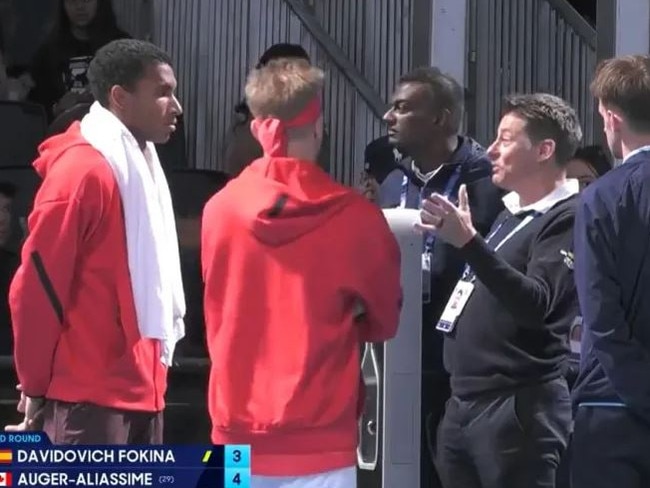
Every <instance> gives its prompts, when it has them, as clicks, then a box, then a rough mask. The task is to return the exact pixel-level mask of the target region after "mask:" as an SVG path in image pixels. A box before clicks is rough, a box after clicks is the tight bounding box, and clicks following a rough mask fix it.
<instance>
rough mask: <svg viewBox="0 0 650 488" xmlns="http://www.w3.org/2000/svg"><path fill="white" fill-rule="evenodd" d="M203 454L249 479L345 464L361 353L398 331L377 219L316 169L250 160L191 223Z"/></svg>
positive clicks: (387, 251) (350, 459)
mask: <svg viewBox="0 0 650 488" xmlns="http://www.w3.org/2000/svg"><path fill="white" fill-rule="evenodd" d="M202 266H203V277H204V280H205V316H206V327H207V340H208V348H209V351H210V359H211V361H212V369H211V374H210V385H209V397H208V403H209V408H210V416H211V419H212V425H213V427H212V441H213V442H214V443H215V444H233V443H234V444H251V445H252V452H253V455H252V463H253V464H252V472H253V474H260V475H278V476H301V475H307V474H313V473H320V472H324V471H329V470H334V469H338V468H342V467H348V466H354V465H355V464H356V455H355V453H356V446H357V429H358V428H357V419H358V402H359V385H360V381H361V378H360V358H359V355H360V344H361V343H362V342H377V341H384V340H386V339H389V338H391V337H393V336H394V335H395V333H396V331H397V325H398V322H399V314H400V306H401V289H400V253H399V247H398V244H397V241H396V240H395V238H394V236H393V234H392V233H391V231H390V228H389V226H388V224H387V222H386V220H385V218H384V216H383V215H382V213H381V211H380V209H378V208H377V207H376V206H374V205H372V204H371V203H369V202H368V201H366V200H365V199H364V198H363V197H362V196H361V195H359V194H357V193H356V192H355V191H354V190H352V189H350V188H347V187H344V186H342V185H339V184H338V183H335V182H334V181H332V180H331V179H330V178H329V176H328V175H327V174H326V173H325V172H323V171H322V170H321V169H320V168H318V166H316V164H314V163H310V162H305V161H299V160H295V159H289V158H263V159H259V160H257V161H255V162H253V163H252V164H251V165H250V166H249V167H248V168H246V169H245V170H244V171H243V172H242V174H241V175H240V176H239V177H238V178H236V179H235V180H233V181H231V182H230V183H229V184H228V185H227V186H226V187H225V188H224V189H223V190H221V191H220V192H219V193H217V194H216V195H215V196H214V197H213V198H212V199H211V200H210V201H209V202H208V204H207V205H206V207H205V210H204V214H203V224H202Z"/></svg>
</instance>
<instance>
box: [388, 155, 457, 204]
mask: <svg viewBox="0 0 650 488" xmlns="http://www.w3.org/2000/svg"><path fill="white" fill-rule="evenodd" d="M460 170H461V165H460V164H459V165H458V166H456V169H455V170H454V172H453V173H452V174H451V176H450V177H449V179H448V180H447V184H446V185H445V189H444V191H443V193H442V194H443V195H444V196H445V197H446V198H449V197H450V196H451V194H452V193H453V192H454V189H455V188H456V184H457V183H458V180H459V179H460ZM425 188H426V183H425V184H424V186H423V187H422V188H420V195H419V201H418V207H420V206H421V205H422V200H424V198H423V193H424V189H425ZM408 191H409V177H408V176H407V175H404V176H403V177H402V191H401V193H400V197H399V206H400V208H406V203H407V202H406V200H407V196H408Z"/></svg>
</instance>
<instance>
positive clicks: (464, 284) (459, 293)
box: [436, 212, 542, 334]
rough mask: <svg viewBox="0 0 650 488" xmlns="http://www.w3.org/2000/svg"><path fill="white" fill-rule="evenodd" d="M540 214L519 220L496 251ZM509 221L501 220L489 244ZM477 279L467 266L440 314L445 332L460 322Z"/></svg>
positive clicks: (437, 327) (439, 326)
mask: <svg viewBox="0 0 650 488" xmlns="http://www.w3.org/2000/svg"><path fill="white" fill-rule="evenodd" d="M539 215H542V214H540V213H537V212H535V213H534V214H529V215H527V216H526V217H524V219H523V220H522V221H521V222H519V224H518V225H517V226H516V227H515V228H514V229H512V230H511V231H510V232H509V233H508V235H506V236H505V237H504V238H503V239H501V241H499V243H498V244H497V245H496V246H495V247H494V249H493V250H494V252H496V251H498V250H499V249H500V248H501V247H502V246H503V245H504V244H505V243H506V242H508V241H509V240H510V239H511V238H512V237H513V236H514V235H515V234H516V233H517V232H519V231H520V230H521V229H523V228H524V227H526V226H527V225H528V224H529V223H531V222H532V221H533V219H535V217H538V216H539ZM507 221H508V218H506V219H504V220H503V222H501V223H500V224H499V225H498V226H497V228H496V229H495V230H494V232H492V233H491V234H490V235H489V236H488V237H487V239H485V241H486V242H487V243H488V244H489V243H490V240H491V239H492V238H494V236H495V235H496V234H497V232H499V231H500V230H501V228H502V227H503V226H504V224H505V223H506V222H507ZM475 281H476V275H475V274H474V273H472V271H471V269H470V267H469V265H468V266H465V271H464V272H463V277H462V278H461V279H460V281H458V283H456V286H455V287H454V291H452V292H451V298H450V299H449V301H448V302H447V305H446V306H445V309H444V311H443V312H442V315H441V316H440V320H439V321H438V324H437V325H436V329H437V330H439V331H441V332H444V333H447V334H448V333H450V332H451V331H453V330H454V327H455V326H456V322H458V317H460V314H461V313H462V312H463V309H464V308H465V305H467V302H468V301H469V298H470V297H471V296H472V292H473V291H474V282H475Z"/></svg>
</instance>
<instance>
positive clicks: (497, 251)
mask: <svg viewBox="0 0 650 488" xmlns="http://www.w3.org/2000/svg"><path fill="white" fill-rule="evenodd" d="M581 138H582V130H581V128H580V123H579V122H578V118H577V116H576V114H575V111H574V110H573V109H572V108H571V107H570V106H569V105H568V104H567V103H566V102H565V101H564V100H562V99H560V98H558V97H556V96H553V95H549V94H545V93H540V94H535V95H513V96H510V97H508V98H507V99H506V101H505V104H504V110H503V117H502V118H501V122H500V124H499V129H498V133H497V138H496V140H495V141H494V143H493V144H492V145H491V146H490V148H489V149H488V155H489V156H490V158H491V159H492V165H493V172H492V181H493V182H494V183H495V184H496V185H497V186H499V187H500V188H503V189H504V190H509V191H510V193H508V194H507V195H506V196H505V197H504V198H503V201H504V204H505V206H506V210H504V211H503V212H502V214H501V215H500V216H499V217H498V218H497V220H496V221H495V223H494V225H493V226H492V229H491V230H490V233H489V235H488V237H487V238H485V239H483V238H482V237H481V236H480V234H479V233H478V232H477V231H476V229H475V228H474V226H473V224H472V208H471V205H470V201H471V195H469V196H468V194H467V191H466V189H465V187H461V189H460V193H459V201H458V205H454V204H453V203H452V202H450V201H449V199H447V198H445V196H444V195H440V194H433V195H432V196H431V197H429V198H428V199H427V200H426V201H425V202H424V203H423V205H422V212H421V217H422V223H421V224H420V225H419V226H420V228H421V229H422V230H423V231H424V232H425V233H435V234H436V235H437V239H438V240H444V241H445V242H448V243H449V244H451V245H453V246H454V247H456V248H458V249H459V251H460V253H461V255H462V256H463V258H465V260H466V262H467V267H466V268H465V271H464V273H463V276H462V278H461V279H460V281H459V282H458V283H457V284H456V287H455V288H454V292H453V293H452V295H451V299H450V300H449V302H448V303H447V305H446V307H445V309H444V311H443V312H442V316H441V318H440V320H439V322H438V325H437V327H436V328H437V329H438V330H439V331H440V332H442V334H443V335H444V337H445V346H444V361H445V367H446V368H447V371H449V374H450V375H451V394H452V396H451V398H450V400H449V401H448V402H447V406H446V411H445V415H444V417H443V420H442V422H441V424H440V427H439V428H438V437H437V446H436V447H437V449H436V466H437V468H438V473H439V475H440V477H441V479H442V482H443V486H444V487H445V488H542V487H543V488H551V487H554V486H555V471H556V469H557V467H558V464H559V462H560V457H561V455H562V453H563V451H564V449H565V448H566V445H567V440H568V437H569V430H570V424H571V401H570V396H569V391H568V387H567V382H566V380H565V378H564V367H565V364H566V359H567V353H568V332H569V326H570V325H571V323H573V321H574V320H575V318H576V315H577V314H578V302H577V297H576V292H575V285H574V281H573V271H572V269H573V257H572V253H571V249H572V241H573V221H574V208H575V202H576V198H575V196H576V195H577V193H578V190H579V184H578V181H577V180H572V179H567V178H566V166H567V164H568V162H569V159H571V157H572V156H573V153H574V151H575V150H576V148H577V146H578V143H579V141H580V139H581Z"/></svg>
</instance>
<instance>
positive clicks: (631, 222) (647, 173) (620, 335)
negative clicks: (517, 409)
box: [574, 152, 650, 424]
mask: <svg viewBox="0 0 650 488" xmlns="http://www.w3.org/2000/svg"><path fill="white" fill-rule="evenodd" d="M574 248H575V278H576V287H577V290H578V298H579V301H580V309H581V312H582V316H583V328H582V344H581V358H580V374H579V376H578V379H577V383H576V388H575V393H574V400H575V401H576V402H577V403H578V404H580V403H592V402H593V403H599V404H603V403H605V404H607V403H612V404H616V403H619V404H624V405H625V406H627V407H628V408H629V409H630V411H631V412H632V413H633V414H636V415H637V416H638V417H639V418H641V419H642V420H644V421H645V422H646V423H648V424H650V152H640V153H636V154H633V155H631V157H628V159H627V160H626V161H625V163H624V164H622V165H621V166H619V167H617V168H614V169H613V170H612V171H610V172H609V173H607V174H606V175H604V176H603V177H601V178H600V179H599V180H597V181H596V182H594V183H593V184H592V185H590V186H589V187H588V188H587V189H586V190H585V192H584V194H583V196H582V199H581V202H580V204H579V207H578V212H577V215H576V225H575V244H574Z"/></svg>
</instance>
